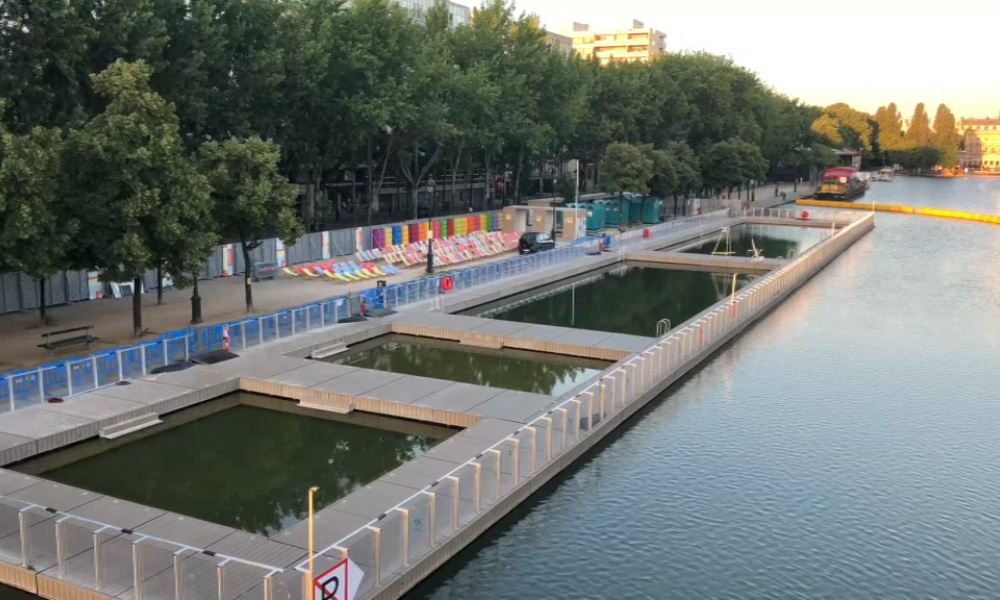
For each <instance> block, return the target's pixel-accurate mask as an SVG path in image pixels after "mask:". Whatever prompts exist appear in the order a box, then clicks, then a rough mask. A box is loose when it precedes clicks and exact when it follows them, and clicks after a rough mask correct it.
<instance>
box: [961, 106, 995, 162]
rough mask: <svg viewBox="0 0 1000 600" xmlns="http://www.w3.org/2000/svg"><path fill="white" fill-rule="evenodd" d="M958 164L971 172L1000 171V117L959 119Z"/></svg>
mask: <svg viewBox="0 0 1000 600" xmlns="http://www.w3.org/2000/svg"><path fill="white" fill-rule="evenodd" d="M955 127H956V129H958V135H959V136H960V138H961V144H962V146H961V149H960V150H959V153H958V164H959V165H960V166H961V167H962V168H964V169H969V170H971V171H1000V117H998V118H995V119H993V118H990V117H987V118H985V119H959V121H958V123H957V124H956V125H955Z"/></svg>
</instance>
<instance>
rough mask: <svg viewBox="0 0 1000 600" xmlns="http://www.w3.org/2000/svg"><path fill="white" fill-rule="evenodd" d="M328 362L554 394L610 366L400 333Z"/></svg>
mask: <svg viewBox="0 0 1000 600" xmlns="http://www.w3.org/2000/svg"><path fill="white" fill-rule="evenodd" d="M323 360H324V361H326V362H332V363H335V364H342V365H348V366H351V367H358V368H362V369H376V370H379V371H388V372H390V373H402V374H404V375H421V376H423V377H436V378H438V379H447V380H449V381H459V382H463V383H472V384H475V385H485V386H489V387H495V388H503V389H508V390H519V391H522V392H533V393H535V394H548V395H552V396H558V395H560V394H563V393H565V392H568V391H569V390H571V389H573V388H574V387H576V386H577V385H578V384H581V383H583V382H584V381H587V380H588V379H590V378H591V377H594V376H595V375H597V374H598V373H600V372H601V371H603V370H604V369H606V368H607V367H609V366H610V365H611V363H610V362H606V361H601V360H593V359H586V358H579V357H575V356H561V355H558V354H548V353H545V352H530V351H527V350H517V349H513V348H501V349H498V350H492V349H487V348H476V347H474V346H467V345H462V344H460V343H458V342H451V341H447V340H435V339H431V338H421V337H416V336H408V335H398V334H390V335H386V336H381V337H377V338H375V339H373V340H369V341H366V342H362V343H360V344H357V345H355V346H352V347H351V349H350V350H349V351H348V352H347V353H346V354H343V355H337V356H332V357H330V358H326V359H323Z"/></svg>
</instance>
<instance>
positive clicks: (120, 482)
mask: <svg viewBox="0 0 1000 600" xmlns="http://www.w3.org/2000/svg"><path fill="white" fill-rule="evenodd" d="M452 432H453V430H451V429H448V428H444V427H438V426H434V425H428V424H424V423H413V422H409V421H400V420H396V419H387V418H385V417H380V416H376V415H366V414H364V413H352V414H351V415H335V414H332V413H326V412H322V411H313V410H308V409H302V408H299V407H298V406H297V405H296V404H295V403H294V402H292V401H288V400H280V399H276V398H268V397H263V396H257V395H253V394H244V393H240V394H233V395H231V396H227V397H225V398H222V399H219V400H214V401H212V402H211V403H208V404H207V405H202V406H199V407H195V408H193V409H188V410H186V411H183V412H181V413H178V414H176V415H175V416H173V417H170V416H168V417H167V419H166V422H165V423H164V424H162V425H158V426H156V427H154V428H151V429H149V430H146V432H140V433H147V435H146V436H145V437H142V438H141V439H134V440H129V439H128V438H122V439H121V440H95V441H92V442H86V443H84V444H81V445H77V446H73V447H70V448H67V449H66V450H63V451H59V452H56V453H53V454H50V455H46V456H44V457H40V458H38V459H34V460H32V461H29V462H25V463H22V464H21V465H18V466H17V467H16V469H17V470H19V471H22V472H26V473H31V474H36V475H41V476H42V477H45V478H46V479H51V480H53V481H57V482H60V483H65V484H68V485H73V486H77V487H80V488H83V489H87V490H91V491H93V492H97V493H100V494H106V495H109V496H114V497H116V498H121V499H124V500H130V501H133V502H138V503H141V504H146V505H149V506H153V507H156V508H160V509H163V510H168V511H172V512H176V513H180V514H182V515H187V516H190V517H196V518H199V519H204V520H206V521H211V522H213V523H218V524H221V525H227V526H230V527H234V528H237V529H242V530H244V531H248V532H251V533H257V534H264V535H270V534H274V533H276V532H278V531H281V530H282V529H285V528H287V527H289V526H291V525H293V524H295V523H297V522H298V521H301V520H302V519H303V518H305V517H306V500H307V499H306V493H307V490H308V489H309V487H311V486H314V485H316V486H319V493H318V494H317V495H316V503H317V506H318V507H323V506H326V505H328V504H330V503H332V502H335V501H337V500H339V499H340V498H342V497H344V496H346V495H347V494H349V493H351V492H352V491H353V490H354V489H356V488H358V487H360V486H363V485H366V484H367V483H369V482H371V481H373V480H374V479H377V478H378V477H380V476H381V475H383V474H385V473H387V472H388V471H391V470H392V469H394V468H395V467H397V466H399V465H401V464H402V463H404V462H406V461H408V460H410V459H412V458H414V457H416V456H418V455H420V454H422V453H423V452H425V451H426V450H428V449H429V448H431V447H432V446H434V445H435V444H436V443H437V442H439V441H441V440H442V439H444V438H446V437H448V436H449V435H451V433H452ZM136 435H139V434H136Z"/></svg>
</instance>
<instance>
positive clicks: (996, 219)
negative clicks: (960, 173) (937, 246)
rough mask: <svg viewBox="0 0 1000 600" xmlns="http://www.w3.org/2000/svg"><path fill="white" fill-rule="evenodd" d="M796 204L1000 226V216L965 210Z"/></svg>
mask: <svg viewBox="0 0 1000 600" xmlns="http://www.w3.org/2000/svg"><path fill="white" fill-rule="evenodd" d="M796 204H801V205H802V206H825V207H828V208H853V209H857V210H876V211H881V212H895V213H910V214H916V215H926V216H928V217H943V218H946V219H962V220H965V221H979V222H980V223H993V224H996V225H1000V215H990V214H985V213H974V212H966V211H964V210H951V209H947V208H917V207H914V206H907V205H905V204H875V203H870V202H839V201H836V200H815V199H813V198H799V199H798V200H797V201H796Z"/></svg>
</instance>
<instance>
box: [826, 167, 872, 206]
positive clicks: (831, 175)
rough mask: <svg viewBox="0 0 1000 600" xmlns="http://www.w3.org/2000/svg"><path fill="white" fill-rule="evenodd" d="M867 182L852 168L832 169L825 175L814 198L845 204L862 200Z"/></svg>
mask: <svg viewBox="0 0 1000 600" xmlns="http://www.w3.org/2000/svg"><path fill="white" fill-rule="evenodd" d="M866 187H867V186H866V184H865V182H864V181H863V180H862V179H861V178H860V177H859V176H858V172H857V171H856V170H855V169H852V168H851V167H832V168H830V169H827V170H826V173H823V180H822V181H821V182H820V185H819V187H818V188H816V193H815V194H813V197H814V198H816V199H818V200H843V201H845V202H847V201H850V200H854V199H855V198H860V197H861V196H863V195H864V194H865V189H866Z"/></svg>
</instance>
